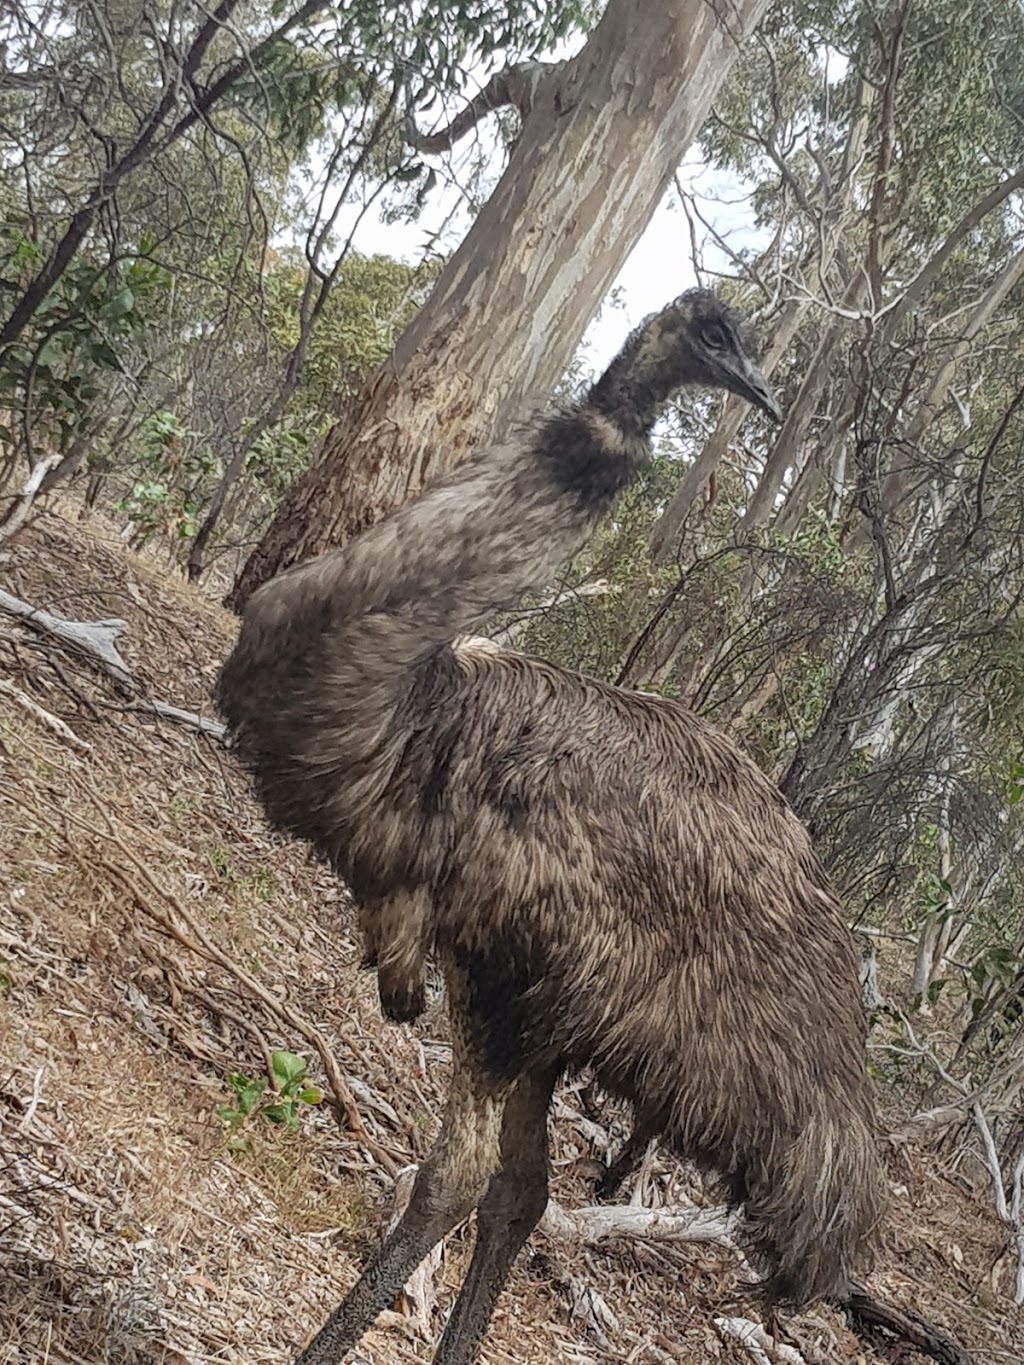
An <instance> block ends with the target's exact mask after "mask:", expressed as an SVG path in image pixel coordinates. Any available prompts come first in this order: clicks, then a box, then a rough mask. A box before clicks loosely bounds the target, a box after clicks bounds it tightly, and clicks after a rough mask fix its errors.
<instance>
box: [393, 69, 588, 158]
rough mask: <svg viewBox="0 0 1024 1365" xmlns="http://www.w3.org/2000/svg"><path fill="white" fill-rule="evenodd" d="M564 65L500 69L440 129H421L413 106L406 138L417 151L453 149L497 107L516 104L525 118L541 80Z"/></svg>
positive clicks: (407, 119) (448, 150)
mask: <svg viewBox="0 0 1024 1365" xmlns="http://www.w3.org/2000/svg"><path fill="white" fill-rule="evenodd" d="M564 65H565V63H564V62H521V63H520V64H519V65H518V66H508V67H506V68H505V70H504V71H498V72H497V73H496V74H495V75H493V76H492V77H491V79H490V80H489V81H488V82H487V84H486V85H485V86H484V88H483V89H482V90H481V91H480V93H479V94H477V95H474V97H473V98H472V99H471V100H470V101H469V103H468V104H467V105H466V107H465V108H464V109H463V110H461V111H460V112H459V113H458V114H456V115H455V117H454V118H453V119H452V121H451V123H449V124H448V126H447V127H446V128H442V129H440V131H439V132H436V133H421V132H420V131H419V129H418V128H417V127H416V122H415V120H414V118H413V115H412V111H411V110H409V111H408V112H407V113H406V116H405V140H406V142H407V143H408V144H409V146H410V147H412V149H413V150H414V151H417V152H426V153H428V154H430V153H434V152H450V151H451V149H452V148H453V147H454V146H455V144H456V142H458V141H459V139H460V138H463V137H465V136H466V134H467V133H468V132H471V131H472V129H474V128H475V127H476V126H477V124H478V123H479V122H480V121H481V119H484V118H486V117H487V115H488V114H493V113H494V111H495V110H496V109H505V108H508V106H509V105H512V106H513V107H514V108H516V109H518V110H519V113H520V116H521V117H522V118H526V116H527V114H528V113H529V112H530V110H531V109H532V108H533V105H534V102H535V100H536V98H537V90H538V88H539V86H540V82H541V81H542V80H544V79H545V78H546V77H547V76H548V75H549V74H551V73H552V72H555V71H557V70H558V69H559V68H560V67H561V66H564Z"/></svg>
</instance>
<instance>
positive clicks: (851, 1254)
mask: <svg viewBox="0 0 1024 1365" xmlns="http://www.w3.org/2000/svg"><path fill="white" fill-rule="evenodd" d="M752 1184H753V1188H752V1189H751V1190H750V1192H749V1195H748V1199H747V1207H746V1213H747V1229H748V1236H749V1238H750V1241H751V1244H752V1247H753V1249H754V1252H755V1254H756V1255H758V1256H759V1258H760V1259H762V1260H763V1261H764V1263H765V1265H766V1267H767V1268H768V1271H769V1274H768V1277H767V1279H766V1281H765V1283H764V1285H763V1292H764V1294H765V1296H766V1298H767V1299H768V1300H769V1301H770V1302H773V1303H778V1304H786V1305H791V1306H796V1307H798V1306H801V1305H803V1304H807V1303H811V1302H813V1301H815V1300H817V1299H838V1300H844V1299H845V1298H846V1296H847V1294H848V1292H849V1285H850V1282H851V1280H853V1278H854V1277H855V1275H857V1274H859V1273H863V1272H864V1271H865V1270H867V1269H868V1268H869V1267H870V1262H871V1258H872V1255H873V1252H874V1243H875V1237H876V1232H877V1228H878V1225H879V1222H880V1218H881V1213H882V1178H881V1166H880V1162H879V1157H878V1152H877V1148H876V1143H875V1136H874V1133H873V1131H872V1127H871V1125H870V1124H869V1123H868V1122H867V1121H866V1120H865V1118H864V1117H862V1116H861V1115H859V1114H851V1113H850V1112H849V1110H847V1111H846V1113H845V1114H834V1115H829V1114H826V1113H824V1112H822V1113H821V1114H818V1115H817V1116H816V1117H814V1118H813V1119H812V1120H811V1121H810V1122H809V1123H808V1124H807V1126H806V1127H805V1128H804V1130H803V1132H802V1133H801V1134H800V1136H799V1137H798V1138H797V1139H796V1141H795V1142H794V1143H793V1144H792V1146H791V1147H790V1148H789V1151H788V1152H787V1153H786V1154H785V1157H784V1159H783V1161H782V1163H781V1169H778V1170H776V1171H775V1172H774V1173H771V1174H769V1173H768V1172H765V1173H764V1174H763V1176H762V1178H761V1179H759V1180H757V1181H756V1182H752Z"/></svg>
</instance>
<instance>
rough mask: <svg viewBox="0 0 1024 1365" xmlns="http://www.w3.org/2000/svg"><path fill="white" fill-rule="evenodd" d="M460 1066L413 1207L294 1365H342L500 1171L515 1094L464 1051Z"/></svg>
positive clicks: (457, 1062) (458, 1057) (460, 1052)
mask: <svg viewBox="0 0 1024 1365" xmlns="http://www.w3.org/2000/svg"><path fill="white" fill-rule="evenodd" d="M455 1066H456V1070H455V1074H454V1075H453V1077H452V1088H451V1091H450V1092H449V1095H448V1106H447V1110H446V1113H445V1119H444V1124H443V1125H442V1128H441V1132H440V1135H439V1136H438V1139H437V1142H436V1143H435V1144H434V1150H433V1151H432V1152H431V1154H430V1156H429V1157H428V1158H427V1160H426V1161H425V1162H424V1163H423V1165H422V1166H421V1167H420V1169H419V1173H418V1174H417V1176H416V1184H415V1185H414V1187H413V1192H412V1198H411V1199H410V1201H409V1207H408V1208H407V1209H406V1211H405V1213H404V1214H403V1215H402V1219H401V1221H400V1222H399V1224H398V1226H397V1227H396V1228H395V1230H394V1232H392V1234H391V1236H390V1237H388V1238H387V1240H386V1241H385V1242H384V1244H383V1246H382V1247H381V1248H380V1250H379V1251H378V1252H377V1254H376V1256H374V1258H373V1260H372V1261H371V1262H370V1264H369V1265H368V1266H367V1267H366V1269H365V1270H364V1271H363V1273H362V1275H360V1277H359V1279H358V1280H357V1281H356V1283H355V1284H354V1285H353V1286H352V1288H351V1289H350V1290H349V1292H348V1294H347V1295H346V1296H345V1298H344V1299H343V1300H342V1302H341V1305H340V1306H339V1307H338V1308H336V1309H335V1311H334V1312H333V1313H332V1314H331V1316H330V1317H329V1318H328V1320H327V1322H326V1323H325V1324H324V1325H323V1327H321V1329H320V1331H319V1332H318V1333H317V1334H316V1336H315V1337H314V1338H313V1340H312V1341H311V1342H310V1343H309V1345H308V1346H307V1347H306V1349H305V1350H304V1351H303V1352H302V1353H301V1354H300V1355H299V1356H297V1357H296V1361H295V1365H337V1363H338V1362H340V1360H341V1359H342V1357H343V1356H344V1354H345V1352H346V1351H348V1350H350V1349H351V1348H352V1347H353V1346H354V1345H355V1344H356V1342H357V1341H358V1340H359V1338H360V1337H361V1336H362V1335H363V1333H364V1332H365V1331H366V1329H367V1328H368V1327H369V1326H370V1324H371V1323H372V1322H373V1320H374V1318H376V1317H377V1315H378V1313H380V1312H382V1311H383V1309H385V1308H386V1307H387V1306H388V1304H389V1303H391V1301H392V1300H393V1299H394V1297H395V1295H396V1294H397V1293H398V1292H399V1290H400V1289H401V1288H402V1286H403V1285H404V1284H405V1283H406V1281H407V1280H408V1278H409V1276H410V1275H411V1274H412V1272H413V1271H414V1270H415V1269H416V1267H417V1266H418V1265H419V1263H420V1261H422V1260H423V1258H424V1256H426V1254H427V1252H428V1251H430V1249H431V1248H432V1247H434V1246H436V1245H437V1243H438V1242H439V1241H440V1240H441V1238H442V1237H444V1236H445V1235H446V1234H447V1233H449V1232H451V1230H452V1228H454V1227H455V1226H456V1224H458V1223H461V1221H462V1220H463V1218H465V1217H466V1215H467V1214H468V1213H469V1212H470V1211H471V1210H472V1209H473V1208H474V1207H475V1205H476V1204H477V1203H478V1201H479V1200H480V1197H481V1195H482V1194H483V1192H484V1189H485V1188H486V1185H487V1181H488V1179H489V1177H490V1176H491V1175H492V1174H493V1173H494V1171H495V1170H497V1168H498V1162H499V1154H500V1134H501V1122H502V1115H503V1113H504V1109H505V1102H506V1099H507V1097H508V1093H509V1092H508V1089H507V1088H505V1089H503V1090H501V1091H497V1092H496V1091H495V1090H494V1088H493V1084H492V1085H490V1086H489V1085H488V1084H487V1078H486V1076H484V1075H483V1074H482V1073H481V1072H480V1071H479V1070H478V1069H476V1068H474V1066H473V1064H472V1061H471V1060H470V1059H468V1058H467V1057H466V1054H465V1050H464V1049H463V1048H461V1047H458V1048H457V1051H456V1058H455Z"/></svg>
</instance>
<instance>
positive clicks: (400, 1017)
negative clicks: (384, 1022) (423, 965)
mask: <svg viewBox="0 0 1024 1365" xmlns="http://www.w3.org/2000/svg"><path fill="white" fill-rule="evenodd" d="M377 994H378V995H379V996H380V1008H381V1012H382V1013H383V1015H384V1017H385V1018H386V1019H390V1020H392V1022H394V1023H396V1024H410V1023H412V1021H413V1020H414V1019H418V1018H419V1017H420V1015H421V1014H422V1013H423V1011H424V1010H425V1009H426V1008H427V987H426V982H425V981H424V979H423V975H422V973H417V974H416V975H414V976H411V977H410V976H402V975H399V974H398V973H394V972H388V971H384V970H378V972H377Z"/></svg>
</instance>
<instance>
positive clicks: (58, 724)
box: [0, 678, 92, 754]
mask: <svg viewBox="0 0 1024 1365" xmlns="http://www.w3.org/2000/svg"><path fill="white" fill-rule="evenodd" d="M0 694H2V695H3V696H5V697H10V698H11V699H12V701H16V702H17V703H18V705H19V706H21V707H23V708H24V709H25V710H26V711H27V712H28V713H29V715H32V716H35V718H36V720H38V721H39V722H40V724H42V725H45V726H46V728H47V729H48V730H52V731H53V732H54V734H56V735H59V736H60V738H61V739H62V740H63V741H64V743H65V744H70V745H71V747H72V749H77V750H78V752H79V753H82V754H89V753H92V745H91V744H89V743H88V742H87V741H86V740H84V739H80V738H79V737H78V735H76V734H75V732H74V730H72V729H71V727H70V726H69V725H65V724H64V722H63V721H62V720H61V718H60V717H59V716H55V715H52V714H51V713H50V712H49V711H46V710H44V709H43V707H41V706H40V705H39V703H38V702H35V701H33V700H32V698H31V697H30V696H29V695H28V693H27V692H23V691H22V690H21V688H20V687H15V686H14V684H13V683H9V682H6V681H5V680H4V679H3V678H0Z"/></svg>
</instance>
